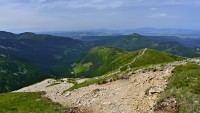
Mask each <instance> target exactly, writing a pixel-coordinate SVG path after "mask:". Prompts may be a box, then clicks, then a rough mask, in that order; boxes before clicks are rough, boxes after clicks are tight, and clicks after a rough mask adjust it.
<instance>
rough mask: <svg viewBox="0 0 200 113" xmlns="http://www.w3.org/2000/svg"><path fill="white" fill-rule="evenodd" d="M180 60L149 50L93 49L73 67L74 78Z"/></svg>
mask: <svg viewBox="0 0 200 113" xmlns="http://www.w3.org/2000/svg"><path fill="white" fill-rule="evenodd" d="M182 59H183V58H182V57H178V56H173V55H170V54H167V53H162V52H159V51H155V50H151V49H143V50H139V51H135V52H128V51H126V50H122V49H116V48H113V47H95V48H93V49H91V50H90V51H89V52H88V53H87V54H86V55H85V56H84V57H83V58H82V59H81V61H80V62H79V63H77V64H75V65H74V69H73V70H74V74H75V75H76V76H85V77H94V76H100V75H103V74H105V73H107V72H109V71H112V70H115V69H120V70H121V71H123V70H127V69H128V68H135V67H139V66H145V65H148V64H157V63H164V62H170V61H177V60H182Z"/></svg>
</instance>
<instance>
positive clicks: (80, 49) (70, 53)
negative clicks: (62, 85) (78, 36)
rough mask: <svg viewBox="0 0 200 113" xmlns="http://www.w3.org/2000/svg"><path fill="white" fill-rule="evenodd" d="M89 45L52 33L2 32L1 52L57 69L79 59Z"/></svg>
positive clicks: (65, 68) (0, 37)
mask: <svg viewBox="0 0 200 113" xmlns="http://www.w3.org/2000/svg"><path fill="white" fill-rule="evenodd" d="M88 48H89V46H88V45H87V44H85V43H83V42H81V41H78V40H74V39H70V38H64V37H56V36H51V35H36V34H34V33H28V32H27V33H22V34H19V35H15V34H12V33H7V32H0V52H1V53H4V54H9V55H12V56H15V57H17V58H19V59H20V60H23V61H28V62H30V63H33V64H36V65H38V66H41V67H43V68H47V69H50V70H56V71H64V70H67V67H68V66H69V65H70V64H72V63H73V62H75V61H76V60H78V59H79V58H80V57H81V56H82V55H83V54H84V53H85V52H86V51H87V50H88Z"/></svg>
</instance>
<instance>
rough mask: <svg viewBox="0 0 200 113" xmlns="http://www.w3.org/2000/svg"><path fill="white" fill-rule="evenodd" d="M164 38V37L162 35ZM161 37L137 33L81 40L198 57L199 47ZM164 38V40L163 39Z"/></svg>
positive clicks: (101, 44) (130, 49) (99, 44)
mask: <svg viewBox="0 0 200 113" xmlns="http://www.w3.org/2000/svg"><path fill="white" fill-rule="evenodd" d="M162 38H164V37H162ZM162 38H161V37H158V39H157V38H156V37H154V36H150V37H149V36H143V35H139V34H137V33H134V34H132V35H123V36H91V37H83V38H81V39H80V40H82V41H85V42H88V43H91V44H93V46H112V47H117V48H121V49H126V50H129V51H136V50H139V49H143V48H151V49H156V50H159V51H164V52H167V53H171V54H175V55H179V56H185V57H198V56H199V51H200V48H199V47H186V46H183V45H182V44H180V43H178V42H176V41H173V40H172V39H173V38H172V37H171V39H170V40H167V38H165V40H162ZM161 40H162V41H161Z"/></svg>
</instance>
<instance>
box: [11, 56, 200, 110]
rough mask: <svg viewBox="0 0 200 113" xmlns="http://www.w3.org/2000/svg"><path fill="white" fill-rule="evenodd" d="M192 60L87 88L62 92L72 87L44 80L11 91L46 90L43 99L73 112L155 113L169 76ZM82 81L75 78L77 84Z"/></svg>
mask: <svg viewBox="0 0 200 113" xmlns="http://www.w3.org/2000/svg"><path fill="white" fill-rule="evenodd" d="M191 61H193V62H200V61H199V60H198V59H190V60H185V61H179V62H173V63H168V64H164V65H154V66H150V67H148V68H143V69H139V70H137V71H134V72H131V73H129V74H127V75H125V76H126V77H123V78H122V79H119V80H112V79H110V80H108V81H107V82H106V83H104V84H100V85H97V84H95V85H90V86H87V87H83V88H79V89H76V90H74V91H67V92H65V93H63V92H64V91H65V90H66V89H68V88H70V87H72V86H73V84H72V83H69V82H67V81H68V80H67V78H66V79H62V80H60V81H57V80H54V79H47V80H44V81H42V82H40V83H37V84H34V85H32V86H28V87H25V88H22V89H20V90H17V91H14V92H38V91H45V92H46V95H45V96H47V97H48V98H50V99H52V100H53V101H54V102H58V103H60V104H62V105H64V106H67V107H71V108H74V109H72V110H71V112H74V113H76V112H78V113H154V112H155V111H154V109H155V105H156V103H157V101H158V99H159V98H158V97H159V94H160V93H161V92H162V91H164V89H165V87H166V86H167V84H168V77H169V76H172V73H173V69H174V67H175V66H177V65H183V64H186V63H187V62H191ZM85 80H86V79H78V80H77V82H78V83H81V82H83V81H85ZM173 103H176V101H175V100H174V101H173ZM173 103H171V104H173ZM172 109H173V108H172ZM170 112H171V111H162V113H170Z"/></svg>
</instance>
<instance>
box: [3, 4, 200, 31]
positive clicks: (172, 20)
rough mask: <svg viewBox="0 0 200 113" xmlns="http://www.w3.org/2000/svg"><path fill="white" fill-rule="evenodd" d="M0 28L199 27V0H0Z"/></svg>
mask: <svg viewBox="0 0 200 113" xmlns="http://www.w3.org/2000/svg"><path fill="white" fill-rule="evenodd" d="M0 15H1V17H0V30H6V31H12V32H24V31H35V32H37V31H71V30H88V29H130V28H143V27H153V28H184V29H200V0H0Z"/></svg>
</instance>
